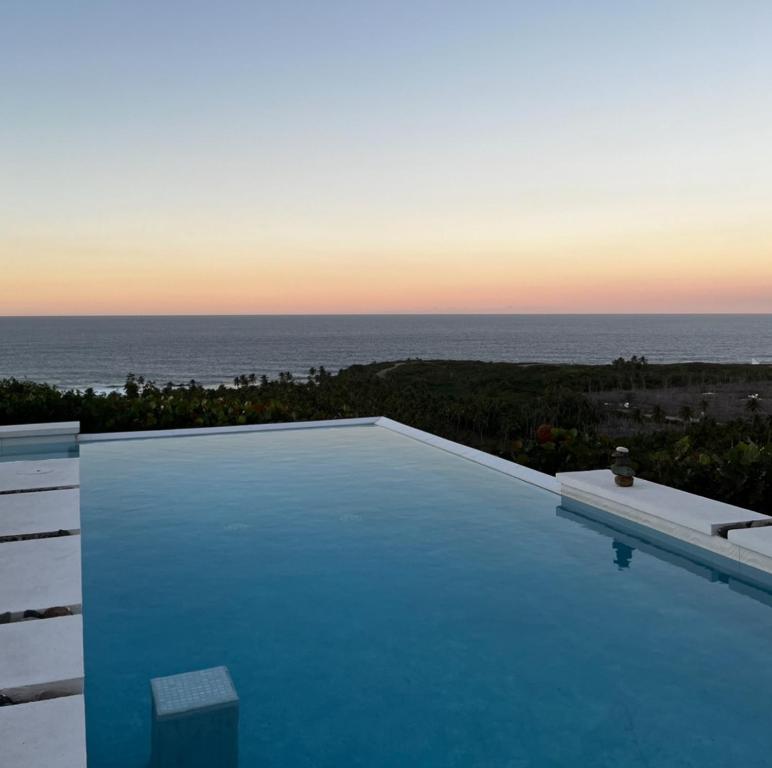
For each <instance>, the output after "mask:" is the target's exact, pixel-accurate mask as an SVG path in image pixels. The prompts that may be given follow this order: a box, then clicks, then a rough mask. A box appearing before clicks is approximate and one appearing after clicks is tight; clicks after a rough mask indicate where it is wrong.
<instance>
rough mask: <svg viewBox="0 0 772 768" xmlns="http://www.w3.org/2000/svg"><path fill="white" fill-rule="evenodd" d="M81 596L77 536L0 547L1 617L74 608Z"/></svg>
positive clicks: (17, 542) (78, 539) (0, 626)
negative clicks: (26, 611) (32, 610)
mask: <svg viewBox="0 0 772 768" xmlns="http://www.w3.org/2000/svg"><path fill="white" fill-rule="evenodd" d="M81 595H82V591H81V581H80V536H79V535H78V534H75V535H72V536H57V537H55V538H51V539H31V540H29V541H14V542H7V543H5V544H0V614H2V613H5V612H6V611H10V612H11V613H18V612H19V611H25V610H27V609H34V610H39V609H44V608H51V607H52V606H61V605H66V606H77V605H81V603H82V602H83V599H82V596H81ZM3 626H4V625H0V629H2V627H3Z"/></svg>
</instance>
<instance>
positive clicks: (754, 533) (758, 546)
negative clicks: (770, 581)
mask: <svg viewBox="0 0 772 768" xmlns="http://www.w3.org/2000/svg"><path fill="white" fill-rule="evenodd" d="M727 536H728V538H729V541H731V542H733V543H734V544H736V545H737V546H738V547H739V549H740V563H742V565H745V566H748V567H750V568H758V569H759V570H762V571H767V572H770V573H772V528H770V527H765V528H738V529H735V530H732V531H729V532H728V533H727Z"/></svg>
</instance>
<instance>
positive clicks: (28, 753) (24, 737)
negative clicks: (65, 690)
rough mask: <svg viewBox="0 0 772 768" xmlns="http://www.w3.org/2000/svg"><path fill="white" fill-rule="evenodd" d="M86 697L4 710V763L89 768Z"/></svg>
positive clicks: (11, 767) (0, 718)
mask: <svg viewBox="0 0 772 768" xmlns="http://www.w3.org/2000/svg"><path fill="white" fill-rule="evenodd" d="M84 721H85V711H84V702H83V696H65V697H63V698H58V699H50V700H47V701H35V702H31V703H29V704H17V705H16V706H12V707H0V764H2V765H3V766H7V767H8V768H86V732H85V729H84V728H83V723H84Z"/></svg>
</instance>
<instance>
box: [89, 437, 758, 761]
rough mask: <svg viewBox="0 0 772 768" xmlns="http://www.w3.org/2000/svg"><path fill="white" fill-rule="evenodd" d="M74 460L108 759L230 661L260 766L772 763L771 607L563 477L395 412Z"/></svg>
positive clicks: (108, 445)
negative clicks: (672, 552)
mask: <svg viewBox="0 0 772 768" xmlns="http://www.w3.org/2000/svg"><path fill="white" fill-rule="evenodd" d="M80 455H81V516H82V522H81V525H82V535H83V578H84V617H85V654H86V655H85V658H86V702H87V734H88V748H89V764H90V766H92V768H94V767H96V768H108V767H109V768H113V767H114V768H139V766H144V765H145V764H146V761H147V758H148V753H149V741H150V703H149V680H150V678H152V677H156V676H161V675H170V674H174V673H178V672H185V671H189V670H193V669H199V668H204V667H212V666H217V665H220V664H224V665H227V666H228V667H229V668H230V671H231V674H232V677H233V680H234V683H235V686H236V688H237V690H238V693H239V696H240V698H241V721H240V749H241V765H243V766H276V767H277V768H278V766H282V767H283V768H294V767H296V766H297V767H300V766H303V767H305V766H330V767H332V766H335V767H336V768H346V767H348V766H376V767H386V766H389V767H391V766H395V767H396V766H508V767H513V766H517V767H518V768H520V767H521V766H534V767H537V766H538V767H539V768H542V767H544V766H614V767H615V768H621V767H625V768H626V767H627V766H636V767H637V766H647V765H656V766H701V767H703V768H704V767H705V766H722V767H723V766H728V765H742V766H745V767H748V766H762V765H766V764H767V763H768V755H769V754H770V753H771V751H772V733H771V732H770V730H769V728H768V723H767V715H768V712H769V708H770V704H771V703H772V665H770V664H769V649H770V643H771V642H772V609H771V608H770V607H769V606H767V605H765V604H764V603H763V602H761V601H760V600H758V599H752V598H751V597H748V596H746V595H744V594H741V593H740V592H738V591H737V590H732V589H729V585H728V584H727V583H725V582H728V581H729V579H728V577H727V578H726V579H724V578H722V577H721V574H718V577H717V578H715V579H706V578H699V576H698V575H697V574H695V573H691V572H689V570H687V569H685V568H684V567H682V566H683V563H682V562H678V561H677V558H676V559H672V558H671V559H668V558H667V557H662V556H661V552H662V551H663V550H659V552H657V551H654V550H653V549H652V548H651V547H649V548H648V549H647V545H646V543H645V542H642V543H641V545H640V546H638V547H636V546H635V542H634V541H631V540H629V539H625V538H624V536H622V535H620V536H619V537H617V538H614V536H609V535H608V531H607V529H606V528H604V527H603V526H596V527H593V524H588V523H587V519H585V518H583V517H582V516H581V515H580V516H578V517H575V516H572V514H566V511H565V510H563V509H562V508H561V506H560V497H558V496H556V495H555V494H553V493H550V492H548V491H546V490H543V489H541V488H538V487H535V486H533V485H529V484H527V483H525V482H522V481H518V480H516V479H513V478H511V477H508V476H506V475H503V474H501V473H498V472H495V471H492V470H491V469H488V468H486V467H483V466H480V465H478V464H475V463H473V462H471V461H468V460H466V459H464V458H460V457H458V456H453V455H451V454H449V453H445V452H443V451H441V450H438V449H436V448H433V447H431V446H428V445H425V444H422V443H420V442H417V441H414V440H411V439H409V438H407V437H405V436H402V435H399V434H396V433H394V432H390V431H388V430H386V429H382V428H379V427H375V426H357V427H341V428H322V429H313V430H295V431H276V432H263V433H250V434H223V435H211V436H196V437H166V438H157V439H145V440H128V441H116V442H105V443H86V444H83V445H82V446H81V450H80ZM590 512H591V510H590ZM624 547H627V549H624ZM655 549H656V548H655ZM633 550H634V554H633ZM682 560H683V558H682ZM689 562H691V561H689ZM692 565H693V566H694V570H695V571H697V572H699V570H700V569H701V568H703V566H702V565H700V563H699V562H693V563H692ZM711 572H713V573H715V571H711Z"/></svg>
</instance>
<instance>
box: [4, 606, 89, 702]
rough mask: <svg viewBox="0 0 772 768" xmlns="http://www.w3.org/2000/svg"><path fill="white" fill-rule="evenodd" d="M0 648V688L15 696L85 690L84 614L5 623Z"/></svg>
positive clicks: (29, 696) (30, 696)
mask: <svg viewBox="0 0 772 768" xmlns="http://www.w3.org/2000/svg"><path fill="white" fill-rule="evenodd" d="M0 648H1V649H2V653H0V690H3V691H5V692H6V693H7V694H8V695H9V696H10V697H11V698H12V699H18V697H27V698H28V700H29V698H35V697H36V696H38V695H40V694H41V693H43V692H45V693H46V694H48V695H50V694H58V695H63V694H68V693H82V692H83V621H82V617H81V616H62V617H60V618H58V619H37V620H35V621H18V622H15V623H13V624H2V625H0ZM3 709H4V708H3Z"/></svg>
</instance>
